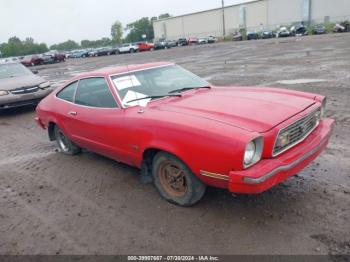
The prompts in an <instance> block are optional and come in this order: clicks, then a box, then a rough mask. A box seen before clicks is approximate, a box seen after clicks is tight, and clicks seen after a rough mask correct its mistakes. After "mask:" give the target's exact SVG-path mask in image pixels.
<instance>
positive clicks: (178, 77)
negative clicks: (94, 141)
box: [111, 65, 209, 107]
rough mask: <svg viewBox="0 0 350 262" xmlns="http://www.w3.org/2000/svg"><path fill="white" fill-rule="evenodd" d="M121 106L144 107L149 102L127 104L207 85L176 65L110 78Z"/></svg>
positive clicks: (147, 100)
mask: <svg viewBox="0 0 350 262" xmlns="http://www.w3.org/2000/svg"><path fill="white" fill-rule="evenodd" d="M111 78H112V80H113V83H114V85H115V87H116V90H117V92H118V94H119V97H120V99H121V101H122V103H123V106H125V107H128V106H135V105H140V106H145V105H147V103H148V102H149V101H150V100H151V98H150V99H144V100H140V101H133V102H128V101H131V100H134V99H139V98H143V97H149V96H166V95H168V94H171V93H172V91H176V90H179V89H183V88H186V89H190V88H198V87H204V86H208V85H209V83H208V82H206V81H205V80H203V79H201V78H200V77H198V76H196V75H194V74H192V73H191V72H189V71H187V70H185V69H183V68H182V67H180V66H178V65H169V66H164V67H157V68H151V69H146V70H142V71H136V72H130V73H128V74H123V75H117V76H112V77H111Z"/></svg>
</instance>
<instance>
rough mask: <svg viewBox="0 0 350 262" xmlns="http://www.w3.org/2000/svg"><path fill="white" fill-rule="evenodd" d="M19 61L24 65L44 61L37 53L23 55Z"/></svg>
mask: <svg viewBox="0 0 350 262" xmlns="http://www.w3.org/2000/svg"><path fill="white" fill-rule="evenodd" d="M21 63H22V64H23V65H25V66H36V65H42V64H43V63H44V61H43V59H42V58H40V56H38V55H27V56H25V57H23V59H22V60H21Z"/></svg>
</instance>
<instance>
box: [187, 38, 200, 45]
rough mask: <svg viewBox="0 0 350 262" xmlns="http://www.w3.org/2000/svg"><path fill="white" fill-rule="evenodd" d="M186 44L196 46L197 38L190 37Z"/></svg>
mask: <svg viewBox="0 0 350 262" xmlns="http://www.w3.org/2000/svg"><path fill="white" fill-rule="evenodd" d="M188 44H189V45H196V44H198V38H197V37H190V38H188Z"/></svg>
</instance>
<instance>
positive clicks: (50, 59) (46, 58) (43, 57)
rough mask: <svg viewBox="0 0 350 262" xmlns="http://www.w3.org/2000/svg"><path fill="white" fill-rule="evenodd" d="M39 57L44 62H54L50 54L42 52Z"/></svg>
mask: <svg viewBox="0 0 350 262" xmlns="http://www.w3.org/2000/svg"><path fill="white" fill-rule="evenodd" d="M40 58H41V59H42V60H43V63H44V64H53V63H55V59H54V57H53V56H51V55H47V54H42V55H40Z"/></svg>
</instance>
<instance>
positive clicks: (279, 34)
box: [276, 27, 290, 37]
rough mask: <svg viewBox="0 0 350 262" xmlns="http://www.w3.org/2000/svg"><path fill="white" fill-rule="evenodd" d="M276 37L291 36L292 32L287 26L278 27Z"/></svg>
mask: <svg viewBox="0 0 350 262" xmlns="http://www.w3.org/2000/svg"><path fill="white" fill-rule="evenodd" d="M276 37H290V32H289V31H288V29H287V27H281V28H279V29H278V31H277V33H276Z"/></svg>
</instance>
